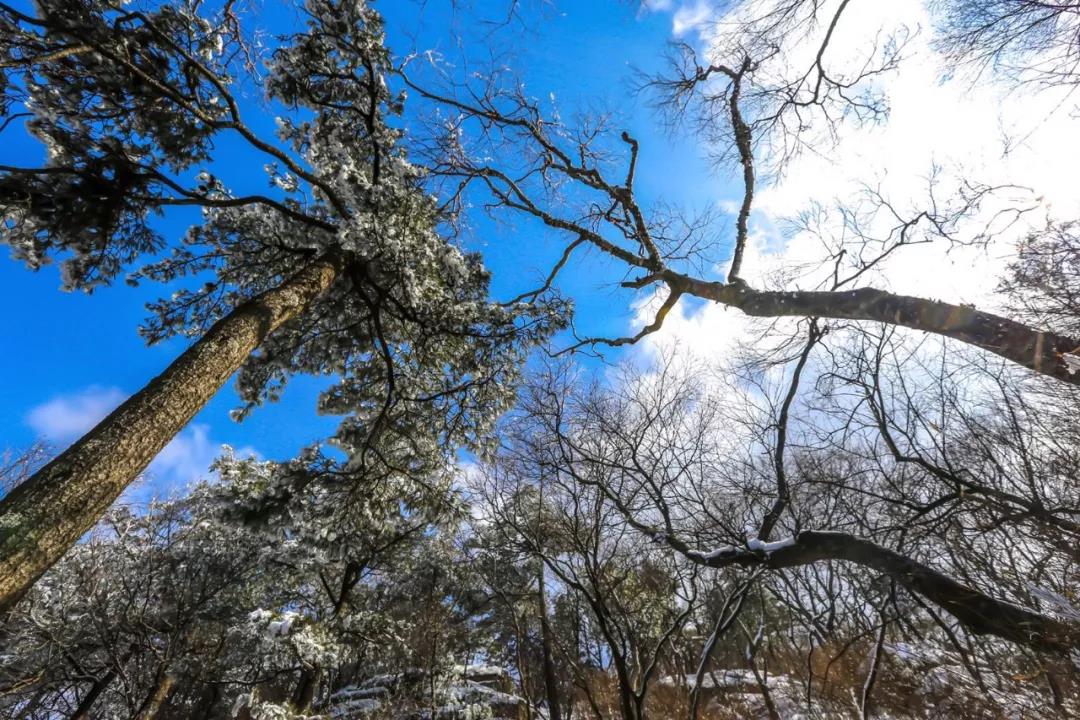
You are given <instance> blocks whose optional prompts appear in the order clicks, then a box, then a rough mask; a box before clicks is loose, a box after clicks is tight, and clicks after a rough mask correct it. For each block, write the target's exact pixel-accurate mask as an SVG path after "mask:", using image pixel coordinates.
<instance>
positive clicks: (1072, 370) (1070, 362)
mask: <svg viewBox="0 0 1080 720" xmlns="http://www.w3.org/2000/svg"><path fill="white" fill-rule="evenodd" d="M1061 359H1062V360H1064V361H1065V369H1066V370H1067V371H1068V372H1069V374H1070V375H1075V374H1076V372H1077V371H1078V370H1080V355H1074V354H1073V353H1064V354H1062V356H1061Z"/></svg>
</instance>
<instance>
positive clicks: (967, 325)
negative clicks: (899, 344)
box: [662, 271, 1080, 385]
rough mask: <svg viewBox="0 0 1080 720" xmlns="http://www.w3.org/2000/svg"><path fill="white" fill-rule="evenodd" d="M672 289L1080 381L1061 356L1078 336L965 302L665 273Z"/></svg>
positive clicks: (1075, 347) (1074, 347)
mask: <svg viewBox="0 0 1080 720" xmlns="http://www.w3.org/2000/svg"><path fill="white" fill-rule="evenodd" d="M662 276H663V278H664V279H665V280H666V281H667V282H668V283H669V285H670V286H671V288H672V290H673V291H675V290H677V291H681V292H685V293H688V294H690V295H695V296H697V297H700V298H703V299H706V300H713V301H715V302H718V303H721V304H723V305H728V306H730V307H735V308H738V309H739V310H742V311H743V312H744V313H746V314H747V315H751V316H754V317H822V318H833V319H837V320H869V321H874V322H882V323H888V324H890V325H902V326H904V327H908V328H912V329H914V330H923V331H925V332H931V333H935V334H937V335H943V336H945V337H948V338H952V339H954V340H959V341H960V342H963V343H967V344H969V345H974V346H975V347H978V348H981V349H983V350H986V351H988V352H992V353H994V354H995V355H1000V356H1001V357H1003V358H1006V359H1007V360H1010V361H1012V362H1014V363H1017V364H1019V365H1023V366H1024V367H1026V368H1028V369H1029V370H1034V371H1035V372H1037V373H1041V374H1043V375H1049V376H1051V377H1054V378H1057V379H1058V380H1062V381H1064V382H1067V383H1071V384H1073V385H1080V372H1076V371H1073V372H1070V368H1069V365H1068V363H1067V362H1066V361H1065V358H1064V357H1063V356H1064V355H1066V354H1073V355H1075V354H1080V339H1076V338H1069V337H1066V336H1064V335H1058V334H1056V333H1053V332H1049V331H1045V332H1044V331H1042V330H1037V329H1035V328H1032V327H1029V326H1027V325H1024V324H1023V323H1019V322H1016V321H1015V320H1009V319H1008V318H1004V317H1001V316H999V315H994V314H993V313H988V312H983V311H981V310H976V309H975V308H973V307H968V306H966V305H953V304H951V303H946V302H939V301H937V300H928V299H925V298H918V297H911V296H909V295H895V294H893V293H890V292H885V291H884V290H875V289H873V288H862V289H859V290H846V291H839V292H828V291H824V292H819V291H793V292H766V291H762V290H755V289H754V288H751V287H750V286H748V285H746V284H745V283H743V282H741V281H740V282H730V283H720V282H706V281H704V280H698V279H695V278H692V277H689V276H687V275H682V274H680V273H675V272H671V271H664V272H663V273H662Z"/></svg>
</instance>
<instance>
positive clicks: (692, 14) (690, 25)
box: [668, 0, 715, 37]
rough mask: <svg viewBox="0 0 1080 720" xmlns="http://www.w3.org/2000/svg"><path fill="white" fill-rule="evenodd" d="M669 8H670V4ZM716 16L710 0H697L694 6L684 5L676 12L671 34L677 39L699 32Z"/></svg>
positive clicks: (672, 20)
mask: <svg viewBox="0 0 1080 720" xmlns="http://www.w3.org/2000/svg"><path fill="white" fill-rule="evenodd" d="M668 6H669V7H670V3H668ZM714 15H715V11H714V9H713V7H712V5H711V4H710V3H709V2H708V0H696V1H695V2H694V3H693V4H688V5H683V6H681V7H680V8H679V9H678V10H676V11H675V16H674V17H673V18H672V19H671V32H672V34H673V35H674V36H675V37H682V36H683V35H686V34H688V33H692V32H698V31H699V30H701V28H702V27H703V26H704V25H705V23H707V22H708V21H709V20H711V19H712V18H713V16H714Z"/></svg>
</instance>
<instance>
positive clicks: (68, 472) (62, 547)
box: [0, 258, 340, 612]
mask: <svg viewBox="0 0 1080 720" xmlns="http://www.w3.org/2000/svg"><path fill="white" fill-rule="evenodd" d="M339 272H340V263H339V261H338V260H337V259H334V258H323V259H320V260H317V261H315V262H313V263H312V264H311V265H309V266H307V267H306V268H304V269H303V270H301V271H300V272H298V273H297V274H296V275H294V276H293V277H291V278H290V279H288V280H287V281H285V282H284V283H282V284H281V285H279V286H278V287H276V288H274V289H272V290H269V291H267V292H265V293H263V294H262V295H259V296H258V297H255V298H252V299H251V300H249V301H248V302H246V303H244V304H243V305H240V306H239V307H237V308H236V309H235V310H233V311H232V312H231V313H229V314H228V315H227V316H225V317H224V318H222V319H221V320H219V321H218V322H217V323H215V324H214V326H213V327H211V328H210V330H209V331H208V332H207V333H206V335H204V336H203V337H202V338H201V339H200V340H199V341H198V342H197V343H195V344H194V345H193V346H191V347H190V348H189V349H188V350H186V351H185V352H184V353H183V354H182V355H180V357H178V358H177V359H176V360H175V361H174V362H173V363H172V364H171V365H170V366H169V367H168V368H166V370H165V372H163V373H161V374H160V375H158V376H157V377H156V378H154V379H153V380H151V381H150V383H149V384H148V385H146V386H145V387H144V388H143V389H142V390H140V391H139V392H137V393H136V394H134V395H132V396H131V397H130V398H128V400H127V401H126V402H124V404H123V405H121V406H120V407H118V408H117V409H116V410H114V411H113V412H112V413H111V414H110V415H109V416H108V417H106V418H105V419H104V420H102V421H101V422H100V423H98V425H97V426H96V427H94V428H93V429H92V430H90V431H89V432H88V433H86V435H84V436H83V437H82V438H81V439H79V440H78V441H77V442H76V443H75V444H74V445H72V446H71V447H69V448H68V449H67V450H65V451H64V452H63V453H62V454H61V455H59V456H58V457H57V458H55V459H54V460H53V461H52V462H50V463H49V464H48V465H46V466H45V467H43V468H42V469H41V470H39V471H38V472H37V473H35V474H34V475H32V476H31V477H30V478H28V479H27V480H26V481H25V482H23V483H22V484H21V485H19V486H18V487H16V488H15V489H14V490H12V491H11V493H9V494H8V495H7V496H6V497H4V498H3V499H2V500H0V612H4V611H6V610H7V609H9V608H11V607H12V606H14V604H15V603H16V602H18V600H19V598H20V597H22V595H23V594H24V593H25V592H26V590H27V589H29V588H30V586H31V585H33V583H34V582H35V581H36V580H37V578H38V577H40V576H41V575H42V573H44V572H45V571H46V570H48V569H49V568H50V567H51V566H52V565H53V564H54V563H55V562H56V561H57V560H59V559H60V557H61V556H62V555H63V554H64V553H65V552H66V551H67V550H68V548H70V547H71V546H72V545H74V544H75V543H76V542H77V541H78V539H79V538H80V537H81V536H82V535H83V534H84V533H85V532H86V531H87V530H89V529H90V528H91V527H93V526H94V523H96V522H97V521H98V519H99V518H100V517H101V516H102V515H103V514H104V513H105V511H106V510H107V509H108V508H109V506H110V505H111V504H112V503H113V502H114V501H115V500H116V498H117V497H119V495H120V493H121V492H123V491H124V489H125V488H126V487H127V486H128V485H129V484H131V482H132V481H133V480H135V478H136V477H138V475H139V473H141V472H142V471H143V470H144V469H146V466H147V465H149V464H150V461H151V460H153V459H154V457H155V456H156V455H157V454H158V453H159V452H160V451H161V450H162V449H163V448H164V447H165V446H166V445H167V444H168V443H169V441H170V440H172V439H173V437H174V436H175V435H176V434H177V433H179V432H180V431H181V430H182V429H183V428H184V426H185V425H187V423H188V422H189V421H190V420H191V418H192V417H194V416H195V414H196V413H197V412H198V411H199V410H200V409H201V408H202V407H203V406H204V405H205V404H206V403H207V402H208V401H209V400H210V398H212V397H213V396H214V394H215V393H217V391H218V390H219V389H220V388H221V386H222V385H224V384H225V382H226V381H227V380H228V379H229V377H231V376H232V374H233V373H235V372H236V370H237V369H239V367H240V366H241V365H242V364H243V362H244V360H245V359H246V358H247V357H248V355H250V354H251V352H252V351H253V350H255V348H256V347H258V345H259V343H261V342H262V341H263V339H264V338H266V336H267V335H268V334H270V333H271V332H272V331H274V330H275V329H277V328H278V327H280V326H281V325H282V323H284V322H286V321H287V320H289V319H291V318H293V317H295V316H296V315H297V314H298V313H300V312H301V311H302V310H304V308H306V307H307V305H308V304H309V303H310V302H311V301H312V300H313V299H315V298H316V297H318V296H319V295H321V294H322V293H323V292H324V291H325V290H326V289H327V288H328V287H329V286H330V285H331V283H332V282H333V281H334V279H335V278H336V277H337V276H338V274H339Z"/></svg>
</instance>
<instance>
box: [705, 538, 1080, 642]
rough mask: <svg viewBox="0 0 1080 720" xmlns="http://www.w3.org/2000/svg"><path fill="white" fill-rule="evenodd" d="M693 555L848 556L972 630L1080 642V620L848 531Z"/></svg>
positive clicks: (733, 559) (747, 561)
mask: <svg viewBox="0 0 1080 720" xmlns="http://www.w3.org/2000/svg"><path fill="white" fill-rule="evenodd" d="M688 557H690V558H691V559H693V560H695V561H696V562H701V563H702V564H705V565H710V566H712V567H724V566H726V565H736V564H737V565H765V566H766V567H770V568H783V567H795V566H798V565H807V564H809V563H813V562H819V561H821V560H845V561H848V562H853V563H857V564H859V565H863V566H865V567H870V568H873V569H874V570H877V571H878V572H880V573H882V574H884V575H887V576H889V577H891V578H893V579H894V580H896V582H897V584H898V585H901V586H903V587H904V588H906V589H907V590H909V591H911V592H913V593H917V594H918V595H920V596H922V597H924V598H926V599H927V600H929V601H930V602H932V603H934V604H935V605H938V606H939V607H941V608H942V609H944V610H946V611H948V612H949V613H950V614H951V615H952V616H953V617H955V618H956V619H957V620H959V621H960V623H961V624H963V626H964V627H965V628H966V629H967V631H968V632H970V633H972V634H975V635H995V636H997V637H1000V638H1004V639H1005V640H1010V641H1012V642H1014V643H1017V644H1018V645H1025V646H1027V647H1030V648H1034V649H1036V650H1042V651H1044V652H1051V653H1054V654H1058V655H1068V654H1069V653H1070V652H1071V651H1072V650H1074V649H1076V648H1078V647H1080V624H1076V623H1069V622H1065V621H1062V620H1057V619H1055V618H1052V617H1049V616H1046V615H1041V614H1039V613H1037V612H1035V611H1034V610H1029V609H1027V608H1024V607H1021V606H1019V605H1014V604H1013V603H1011V602H1007V601H1005V600H997V599H995V598H993V597H991V596H989V595H987V594H986V593H984V592H981V591H979V590H976V589H974V588H971V587H968V586H967V585H964V584H963V583H960V582H958V581H957V580H954V579H953V578H951V577H949V576H948V575H946V574H945V573H943V572H941V571H939V570H935V569H934V568H932V567H930V566H928V565H924V564H922V563H920V562H918V561H916V560H913V559H911V558H909V557H906V556H904V555H901V554H900V553H898V552H896V551H895V550H890V549H889V548H886V547H883V546H881V545H878V544H877V543H874V542H871V541H869V540H865V539H863V538H859V537H856V536H854V535H849V534H848V533H843V532H827V531H806V532H802V533H799V534H798V535H797V536H795V537H794V538H793V539H791V540H789V541H786V542H781V543H777V547H776V548H775V549H771V550H770V551H768V552H763V551H753V550H749V549H747V548H737V547H729V548H725V549H722V550H719V551H715V552H712V553H708V554H704V555H702V554H695V553H693V552H690V553H688Z"/></svg>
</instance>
